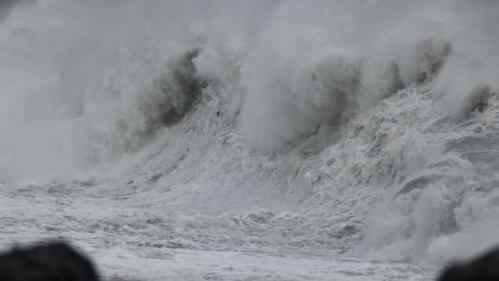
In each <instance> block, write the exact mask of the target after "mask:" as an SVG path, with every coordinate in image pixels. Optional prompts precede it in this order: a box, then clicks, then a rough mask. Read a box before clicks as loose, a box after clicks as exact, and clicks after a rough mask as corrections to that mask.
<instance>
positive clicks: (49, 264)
mask: <svg viewBox="0 0 499 281" xmlns="http://www.w3.org/2000/svg"><path fill="white" fill-rule="evenodd" d="M98 280H99V276H98V274H97V271H96V269H95V268H94V266H93V264H92V263H91V261H90V260H89V259H88V258H86V257H85V256H84V255H82V254H81V253H79V252H78V251H76V250H75V249H74V248H73V247H72V246H70V245H69V244H68V243H66V242H62V241H53V242H45V243H39V244H36V245H33V246H28V247H21V248H18V247H16V248H13V249H12V250H10V251H8V252H5V253H2V254H0V281H98Z"/></svg>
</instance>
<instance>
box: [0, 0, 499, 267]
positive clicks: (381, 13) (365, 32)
mask: <svg viewBox="0 0 499 281" xmlns="http://www.w3.org/2000/svg"><path fill="white" fill-rule="evenodd" d="M0 9H7V7H5V8H3V7H0ZM10 9H12V10H10ZM95 11H99V12H95ZM90 12H91V14H92V16H89V13H90ZM497 14H499V5H498V4H496V3H495V2H494V1H487V0H480V1H475V2H474V3H472V4H470V3H468V2H467V1H464V0H463V1H461V0H459V1H450V0H448V1H447V0H439V1H417V2H416V1H413V2H411V3H409V2H407V1H404V2H402V1H395V0H383V1H381V0H379V1H362V3H360V2H359V3H347V2H346V1H313V2H304V1H282V2H281V1H272V3H271V2H269V1H251V3H250V2H249V1H203V2H202V3H201V2H199V1H181V2H164V1H148V2H147V3H145V2H140V3H139V2H136V1H120V4H117V2H115V1H107V2H106V3H103V2H101V1H87V2H85V3H77V2H72V1H59V0H39V1H38V2H37V3H36V4H33V3H31V5H21V6H18V7H9V13H5V16H4V13H3V12H2V14H1V15H0V17H4V19H3V20H2V19H0V20H2V21H1V22H0V63H1V65H3V66H5V67H3V69H0V71H1V72H0V82H1V83H2V85H3V88H2V90H1V94H2V102H1V103H0V132H1V139H0V155H1V156H0V179H2V180H5V181H31V180H35V181H54V180H56V179H57V180H69V179H72V178H74V177H96V178H98V179H102V178H105V179H106V180H110V179H109V178H112V180H115V181H120V180H121V178H122V177H123V175H126V176H127V177H128V176H129V177H132V178H133V177H134V178H133V180H130V179H128V178H127V181H128V180H130V181H129V182H132V183H133V184H130V185H133V186H135V185H140V186H141V188H142V189H144V190H148V189H149V188H150V189H154V188H159V189H163V190H162V191H163V192H164V191H165V190H164V189H167V188H166V186H168V190H170V188H171V189H174V190H177V192H178V193H177V194H179V195H178V196H177V197H175V198H177V199H175V200H178V201H175V200H174V199H171V198H174V197H171V198H170V199H168V200H173V201H174V203H175V204H184V203H185V202H196V203H199V205H203V206H210V207H213V208H215V207H214V206H218V207H217V208H222V207H227V208H229V207H234V206H236V205H237V206H254V205H258V204H261V202H267V204H268V205H266V206H270V205H274V203H275V202H276V201H278V202H279V204H278V205H279V206H281V205H282V206H286V207H287V208H291V209H293V210H294V211H296V210H298V211H296V212H300V215H302V216H304V217H307V218H321V219H324V220H321V219H317V221H315V220H314V223H315V227H317V229H318V230H317V231H316V232H311V233H308V232H306V231H303V233H302V234H301V235H302V236H303V237H302V238H303V239H304V240H308V241H316V242H317V244H319V245H329V243H330V241H336V242H334V243H332V242H331V244H334V247H336V248H341V249H342V251H347V252H349V253H359V254H360V255H363V256H367V257H369V258H373V259H389V260H410V261H422V260H423V261H442V260H446V259H449V258H452V257H455V256H459V255H465V254H463V253H467V252H469V253H471V252H477V251H478V250H479V249H478V248H485V247H488V246H490V245H492V244H493V243H496V242H497V240H496V239H495V238H494V237H492V235H488V234H485V233H489V234H490V233H496V230H497V228H499V225H498V224H497V223H495V222H492V221H493V218H494V216H495V215H496V213H497V210H499V209H498V206H499V204H498V203H497V198H496V197H497V196H496V195H497V194H496V193H497V192H496V189H497V188H496V187H497V182H498V179H497V177H496V175H495V173H494V171H495V170H496V168H497V167H498V166H499V165H498V163H499V155H497V150H498V149H499V148H498V147H497V144H496V143H497V141H496V140H498V136H499V134H498V133H497V132H498V130H499V125H498V123H497V121H496V120H497V116H496V115H497V114H496V112H497V106H498V104H499V103H498V98H497V93H498V89H499V86H498V84H499V67H498V65H499V56H498V54H497V50H498V49H499V28H497V27H498V26H497V20H496V19H495V17H496V16H497ZM394 23H396V24H394ZM130 167H131V168H130ZM110 171H113V172H112V173H110ZM123 171H126V173H124V172H123ZM113 177H114V178H113ZM139 183H140V184H139ZM177 185H178V187H175V186H177ZM204 196H205V197H204ZM178 198H181V199H178ZM220 198H235V200H234V203H231V202H229V201H227V200H224V199H220ZM165 200H166V199H165ZM266 200H267V201H266ZM268 202H273V203H268ZM170 203H171V202H170ZM172 204H173V203H172ZM185 204H187V203H185ZM192 204H193V205H195V203H192ZM220 206H222V207H220ZM290 206H291V207H290ZM259 207H261V206H259ZM283 208H284V207H283ZM331 216H334V218H331ZM311 220H312V219H311ZM301 227H303V228H304V229H306V228H307V225H306V224H305V223H303V224H302V225H301ZM331 233H333V234H331ZM477 239H479V240H480V241H482V242H481V244H480V245H479V247H474V246H475V244H473V243H472V241H476V240H477ZM338 245H341V246H338ZM345 245H346V246H345ZM336 248H335V249H336ZM470 249H473V251H470ZM475 250H476V251H475Z"/></svg>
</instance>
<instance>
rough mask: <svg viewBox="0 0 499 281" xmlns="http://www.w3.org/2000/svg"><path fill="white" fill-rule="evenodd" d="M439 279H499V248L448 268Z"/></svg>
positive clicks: (489, 280) (478, 280)
mask: <svg viewBox="0 0 499 281" xmlns="http://www.w3.org/2000/svg"><path fill="white" fill-rule="evenodd" d="M438 280H439V281H497V280H499V248H496V249H494V250H491V251H489V252H487V253H485V254H483V255H482V256H480V257H478V258H476V259H474V260H472V261H470V262H467V263H455V264H453V265H451V266H449V267H448V268H446V269H445V270H444V271H443V272H442V274H441V275H440V277H439V278H438Z"/></svg>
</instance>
